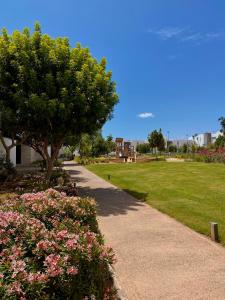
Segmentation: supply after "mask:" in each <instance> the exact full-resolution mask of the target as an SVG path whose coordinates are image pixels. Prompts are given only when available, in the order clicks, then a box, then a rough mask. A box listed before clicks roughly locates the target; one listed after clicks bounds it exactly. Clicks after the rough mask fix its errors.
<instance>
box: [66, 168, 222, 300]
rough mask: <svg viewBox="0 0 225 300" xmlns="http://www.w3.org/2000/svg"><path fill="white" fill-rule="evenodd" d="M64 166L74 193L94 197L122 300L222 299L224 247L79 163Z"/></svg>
mask: <svg viewBox="0 0 225 300" xmlns="http://www.w3.org/2000/svg"><path fill="white" fill-rule="evenodd" d="M65 168H66V169H68V170H70V173H71V175H72V176H73V177H74V178H75V180H76V181H77V182H78V186H79V191H80V193H81V194H82V195H89V196H93V197H95V198H96V200H97V203H98V220H99V226H100V229H101V231H102V233H103V234H104V235H105V239H106V242H107V244H110V245H111V246H112V247H113V248H114V250H115V252H116V256H117V260H118V262H117V263H116V265H115V270H116V274H117V276H118V281H119V284H120V286H121V287H122V289H123V291H124V294H125V296H126V297H127V299H129V300H136V299H137V300H151V299H154V300H155V299H179V300H180V299H188V300H193V299H204V300H206V299H213V300H220V299H225V249H224V248H222V247H221V246H220V245H217V244H216V243H213V242H211V241H210V240H208V239H207V238H205V237H203V236H201V235H199V234H197V233H195V232H194V231H192V230H190V229H188V228H187V227H185V226H183V225H182V224H180V223H179V222H177V221H175V220H174V219H172V218H170V217H168V216H166V215H164V214H162V213H160V212H159V211H157V210H155V209H153V208H151V207H150V206H148V205H147V204H144V203H142V202H139V201H138V200H136V199H135V198H133V197H132V196H130V195H128V194H127V193H125V192H123V191H121V190H120V189H118V188H116V187H115V186H114V185H112V184H110V183H108V182H106V181H104V180H103V179H101V178H99V177H98V176H96V175H94V174H93V173H91V172H89V171H88V170H87V169H85V168H84V167H82V166H78V165H72V164H71V165H70V164H68V165H67V166H66V167H65ZM224 217H225V216H224Z"/></svg>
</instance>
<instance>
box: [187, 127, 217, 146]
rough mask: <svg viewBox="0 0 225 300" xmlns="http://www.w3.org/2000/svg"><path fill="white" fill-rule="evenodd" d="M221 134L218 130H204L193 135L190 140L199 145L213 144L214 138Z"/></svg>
mask: <svg viewBox="0 0 225 300" xmlns="http://www.w3.org/2000/svg"><path fill="white" fill-rule="evenodd" d="M220 135H222V133H221V132H220V131H217V132H205V133H200V134H197V135H194V136H193V137H191V138H190V140H192V141H194V142H195V144H196V145H197V146H199V147H206V146H208V145H210V144H214V143H215V141H216V139H217V138H218V137H219V136H220Z"/></svg>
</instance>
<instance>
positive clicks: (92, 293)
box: [0, 189, 115, 300]
mask: <svg viewBox="0 0 225 300" xmlns="http://www.w3.org/2000/svg"><path fill="white" fill-rule="evenodd" d="M113 262H114V254H113V251H112V249H111V248H110V247H106V246H104V244H103V239H102V236H101V234H100V233H99V231H98V226H97V221H96V207H95V203H94V201H93V200H91V199H88V198H78V197H67V196H66V195H65V194H63V193H59V192H57V191H55V190H53V189H48V190H46V191H45V192H39V193H36V194H34V193H29V194H28V193H27V194H23V195H21V196H14V197H11V199H10V201H9V200H8V199H7V200H5V201H4V200H2V199H1V204H0V299H3V300H6V299H7V300H16V299H19V300H25V299H28V300H29V299H37V300H39V299H40V300H45V299H46V300H50V299H52V300H53V299H54V300H57V299H74V300H75V299H76V300H79V299H96V300H97V299H99V300H100V299H105V300H106V299H114V296H115V293H114V291H113V288H112V287H111V285H110V273H109V270H108V264H112V263H113Z"/></svg>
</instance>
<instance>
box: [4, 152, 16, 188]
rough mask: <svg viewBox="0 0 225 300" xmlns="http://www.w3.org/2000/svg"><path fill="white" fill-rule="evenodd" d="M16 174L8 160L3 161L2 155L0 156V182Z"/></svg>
mask: <svg viewBox="0 0 225 300" xmlns="http://www.w3.org/2000/svg"><path fill="white" fill-rule="evenodd" d="M15 174H16V170H15V168H14V166H13V164H12V163H11V162H10V161H5V158H4V157H0V182H3V181H5V180H6V179H7V178H8V177H9V176H13V175H15Z"/></svg>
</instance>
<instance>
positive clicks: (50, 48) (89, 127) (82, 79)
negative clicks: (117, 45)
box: [0, 24, 118, 179]
mask: <svg viewBox="0 0 225 300" xmlns="http://www.w3.org/2000/svg"><path fill="white" fill-rule="evenodd" d="M0 75H1V76H0V87H1V90H0V99H1V102H2V103H3V106H4V107H6V108H8V107H10V108H12V109H15V108H16V107H17V105H15V103H17V102H19V103H20V116H23V120H26V123H25V124H24V127H23V129H24V131H25V132H26V135H27V136H29V139H27V143H28V144H29V145H30V146H31V147H33V148H34V149H35V150H36V151H38V152H39V153H40V154H41V155H42V157H43V158H44V159H45V161H46V165H47V175H46V177H47V179H49V178H50V176H51V173H52V170H53V165H54V161H55V159H56V158H57V156H58V153H59V149H60V148H61V146H62V145H63V143H64V142H65V139H66V138H67V136H81V134H82V133H88V134H92V133H93V132H96V131H97V130H99V129H100V128H101V127H102V126H103V124H104V123H105V122H106V121H107V120H108V119H109V118H111V116H112V111H113V108H114V105H115V104H116V103H117V102H118V96H117V94H116V91H115V83H114V82H113V81H112V79H111V78H112V73H111V72H109V71H107V70H106V59H105V58H103V59H102V60H101V61H100V62H98V61H97V60H96V59H95V58H94V57H92V55H91V53H90V51H89V49H88V48H82V47H81V46H80V44H77V46H76V47H75V48H71V47H70V45H69V41H68V39H67V38H56V39H53V38H51V37H50V36H48V35H47V34H42V33H41V29H40V25H39V24H36V25H35V30H34V32H33V33H32V34H30V32H29V30H28V29H25V30H24V31H23V32H19V31H15V32H13V34H12V35H9V34H7V32H6V31H4V32H3V33H2V35H1V36H0ZM14 112H15V111H14ZM49 146H51V152H49Z"/></svg>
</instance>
